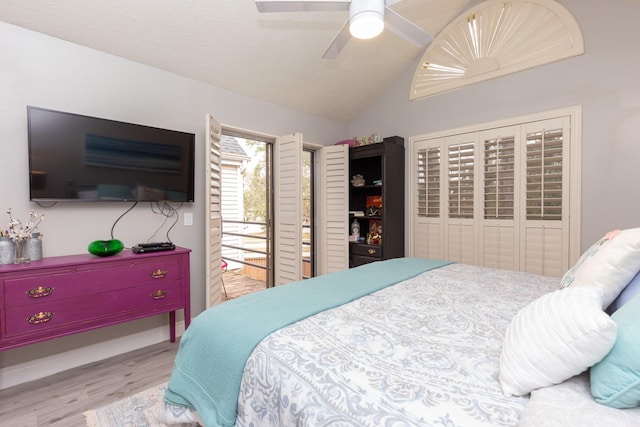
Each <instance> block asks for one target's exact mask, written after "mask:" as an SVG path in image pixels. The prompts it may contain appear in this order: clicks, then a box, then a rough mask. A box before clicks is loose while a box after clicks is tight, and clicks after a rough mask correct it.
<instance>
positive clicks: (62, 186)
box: [27, 106, 195, 202]
mask: <svg viewBox="0 0 640 427" xmlns="http://www.w3.org/2000/svg"><path fill="white" fill-rule="evenodd" d="M27 116H28V127H29V177H30V179H29V183H30V185H29V187H30V188H29V190H30V200H33V201H60V200H79V201H103V200H114V201H130V200H132V201H133V200H136V201H171V202H193V193H194V191H193V180H194V146H195V135H194V134H192V133H186V132H179V131H174V130H168V129H160V128H154V127H149V126H142V125H137V124H132V123H124V122H118V121H114V120H107V119H100V118H97V117H87V116H82V115H79V114H72V113H65V112H61V111H54V110H47V109H44V108H37V107H31V106H29V107H27Z"/></svg>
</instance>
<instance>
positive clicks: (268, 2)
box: [255, 0, 351, 13]
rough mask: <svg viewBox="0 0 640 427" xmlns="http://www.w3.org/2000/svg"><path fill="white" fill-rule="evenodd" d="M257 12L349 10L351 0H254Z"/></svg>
mask: <svg viewBox="0 0 640 427" xmlns="http://www.w3.org/2000/svg"><path fill="white" fill-rule="evenodd" d="M255 1H256V7H257V8H258V12H261V13H268V12H322V11H330V10H349V3H350V1H351V0H309V1H304V0H255Z"/></svg>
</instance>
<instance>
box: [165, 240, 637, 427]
mask: <svg viewBox="0 0 640 427" xmlns="http://www.w3.org/2000/svg"><path fill="white" fill-rule="evenodd" d="M638 237H640V234H639V235H638ZM638 241H639V242H640V238H639V239H638ZM639 246H640V244H639ZM638 253H639V255H638V261H637V262H638V270H640V247H639V248H638ZM584 262H585V261H584V260H582V263H584ZM634 268H635V267H634ZM636 272H637V271H636ZM589 273H592V272H589ZM572 274H573V275H576V271H575V270H574V271H573V272H572ZM608 274H609V273H608ZM629 274H631V273H629ZM629 274H626V275H624V277H623V278H621V279H620V280H621V281H622V280H626V281H627V282H629V281H630V278H629V277H627V276H628V275H629ZM634 274H635V273H634ZM609 275H610V274H609ZM578 276H579V275H578ZM572 278H573V279H572V280H576V278H575V277H573V276H572ZM565 279H566V278H563V281H565ZM577 279H579V277H578V278H577ZM563 281H561V279H559V278H550V277H543V276H538V275H534V274H529V273H523V272H513V271H506V270H499V269H491V268H485V267H478V266H471V265H464V264H459V263H446V262H438V261H433V260H420V259H411V258H402V259H397V260H389V261H383V262H378V263H374V264H368V265H365V266H361V267H358V268H355V269H350V270H347V271H344V272H338V273H332V274H329V275H325V276H321V277H319V278H314V279H310V280H307V281H302V282H296V283H294V284H289V285H284V286H280V287H277V288H274V289H273V290H271V289H270V290H267V291H262V292H259V293H257V294H252V295H249V296H247V297H243V298H240V299H238V300H232V301H229V302H226V303H224V304H221V305H220V306H218V307H215V308H212V309H210V310H207V311H205V312H204V313H202V314H201V315H200V316H198V317H197V318H196V319H194V321H193V322H192V323H191V326H190V327H189V329H188V330H187V332H186V333H185V335H184V336H183V338H182V340H181V343H180V349H179V351H178V355H177V357H176V363H175V366H174V371H173V373H172V377H171V380H170V382H169V388H168V390H167V395H166V397H165V400H166V404H165V408H164V411H163V414H161V415H160V419H162V420H164V422H165V423H167V424H171V423H184V422H197V423H200V424H202V425H206V426H233V425H235V426H239V427H241V426H325V425H326V426H329V425H330V426H482V425H486V426H516V425H571V423H570V424H567V416H568V415H570V414H571V413H570V412H568V411H567V407H566V405H565V404H564V403H562V402H563V398H564V397H566V398H567V402H570V405H571V407H572V408H576V407H580V408H581V409H580V410H579V411H574V412H575V413H574V414H573V415H574V416H575V417H578V416H581V417H584V418H585V419H586V420H587V421H590V422H592V423H593V422H597V423H596V424H592V425H605V424H603V423H606V422H608V420H609V421H610V420H615V422H616V424H615V425H629V426H631V425H640V409H638V408H634V409H624V410H621V409H615V408H611V407H608V406H604V405H601V404H599V403H596V402H595V401H594V399H593V397H592V396H591V392H590V385H589V381H590V378H589V375H588V373H587V374H585V373H584V372H585V371H586V370H587V369H588V368H589V367H590V366H591V365H593V364H594V363H596V362H598V361H600V360H601V359H603V357H604V356H605V355H607V354H608V353H609V351H610V350H611V347H612V346H613V345H614V342H615V339H616V326H615V322H613V321H612V320H611V317H609V315H607V314H606V313H604V309H603V308H602V307H601V306H602V305H603V302H602V292H601V290H597V292H593V289H591V288H590V287H580V286H573V287H570V288H571V290H570V291H569V290H559V288H560V287H562V285H563ZM578 281H579V280H578ZM639 281H640V280H639ZM365 282H366V283H365ZM352 287H355V288H356V290H355V291H353V290H352V289H351V288H352ZM618 287H619V288H620V290H621V289H624V286H618ZM345 289H347V290H346V291H345ZM614 293H615V296H617V295H618V294H619V293H620V292H613V293H611V294H614ZM557 295H560V296H561V297H563V298H565V299H564V300H561V301H560V302H559V303H558V302H554V301H552V304H551V305H549V302H548V300H550V299H551V300H554V299H557V298H556V296H557ZM610 297H611V295H609V296H608V298H610ZM301 298H302V299H301ZM305 298H306V299H305ZM567 298H570V300H571V302H570V303H568V302H567V301H568V300H567ZM327 299H328V300H329V301H328V302H327V301H325V300H327ZM636 299H638V298H636ZM309 300H311V304H309ZM639 301H640V300H639ZM553 304H560V305H556V306H554V305H553ZM607 305H608V304H607ZM573 306H575V307H577V308H576V309H575V310H574V309H573V308H572V307H573ZM584 307H587V308H586V309H583V308H584ZM638 307H640V304H638ZM531 309H535V310H538V312H537V315H540V316H542V317H543V318H544V320H542V321H541V322H542V323H545V322H546V323H547V327H548V329H547V330H544V329H540V330H537V329H536V328H529V327H528V325H529V324H530V322H531V321H532V319H533V320H534V321H537V320H536V319H535V315H534V317H532V313H531ZM281 311H283V312H285V313H286V314H285V316H284V318H283V319H279V318H278V317H279V316H278V315H277V314H278V313H280V312H281ZM573 311H575V312H576V313H577V314H576V315H577V316H578V317H581V318H582V319H585V318H586V319H587V323H594V325H595V326H593V327H594V328H595V330H596V332H597V335H598V336H597V338H596V339H595V340H596V341H598V342H597V343H596V344H593V343H591V341H593V340H594V338H593V337H590V338H589V339H590V340H591V341H589V342H588V343H587V344H588V345H585V344H584V343H580V344H579V352H580V353H581V354H580V355H579V357H578V359H579V361H578V362H573V361H572V362H571V363H572V364H573V365H572V366H571V367H570V368H569V369H565V367H564V366H563V367H562V369H560V368H556V365H558V366H560V365H562V364H563V363H566V360H567V359H570V357H567V356H566V355H564V354H562V355H559V356H558V355H557V354H555V352H556V350H555V349H553V350H552V351H551V353H552V357H556V359H553V358H549V353H544V351H547V347H549V346H547V345H546V343H544V344H543V345H537V343H538V342H539V341H535V342H536V345H533V346H532V345H531V343H530V341H528V340H532V339H536V340H540V339H541V338H540V334H541V333H542V335H543V336H547V335H549V336H551V335H556V331H555V330H556V329H565V328H558V327H557V326H559V325H561V324H562V323H563V322H565V319H562V318H559V317H558V316H560V317H562V316H566V313H567V312H573ZM291 312H293V314H291ZM238 313H244V314H243V315H242V316H240V315H238ZM540 313H542V314H540ZM534 314H535V313H534ZM603 316H604V317H603ZM274 317H275V318H276V320H273V318H274ZM227 319H230V320H227ZM592 319H596V320H595V321H592ZM580 321H582V322H584V320H580ZM256 323H258V324H260V327H259V328H257V329H258V331H257V332H254V331H253V329H254V326H255V325H256ZM523 325H524V326H525V327H524V328H523ZM589 326H590V327H591V325H589ZM530 329H533V331H531V330H530ZM567 329H571V328H567ZM562 333H564V332H559V333H558V335H559V338H560V339H561V340H563V341H564V342H566V341H569V339H567V338H566V337H564V336H562ZM569 333H572V332H569ZM246 335H249V336H250V339H248V340H246V342H244V341H245V340H244V338H245V336H246ZM542 339H543V340H546V338H544V337H543V338H542ZM572 339H573V338H571V340H572ZM522 346H524V347H522ZM527 346H528V347H527ZM530 347H535V349H533V350H532V351H529V349H530ZM538 347H540V348H538ZM522 348H525V349H526V350H525V356H523V355H522V353H518V351H522ZM551 348H553V346H551ZM508 350H511V351H512V353H514V354H516V355H517V357H515V358H513V357H511V355H510V353H509V351H508ZM573 350H575V349H573ZM540 351H542V352H543V353H542V355H541V356H539V355H538V354H536V353H537V352H540ZM529 353H532V355H529ZM582 353H587V355H586V356H585V354H582ZM536 357H537V358H538V359H537V360H535V358H536ZM571 357H573V356H572V355H571ZM585 357H586V359H585ZM607 357H608V356H607ZM523 359H524V361H523ZM530 359H534V360H530ZM596 359H597V360H596ZM593 360H596V362H593ZM552 362H553V363H552ZM528 363H530V365H528ZM536 363H538V365H536ZM550 363H552V364H553V365H554V368H553V369H551V371H554V372H551V373H550V376H551V378H550V379H549V378H546V374H547V372H546V371H545V369H544V366H545V364H550ZM571 363H570V364H571ZM540 364H541V366H542V368H540ZM585 365H586V366H585ZM536 369H542V370H543V371H545V372H544V374H545V375H542V377H544V378H542V379H540V378H535V375H533V374H532V372H536ZM510 370H511V372H510ZM555 371H563V372H562V374H561V375H563V376H564V378H563V379H562V380H558V378H556V377H553V375H555V374H557V372H555ZM510 373H511V374H513V376H514V377H515V379H514V378H510V377H509V374H510ZM532 377H534V378H532ZM549 381H550V382H549ZM523 387H524V388H523ZM523 390H524V392H523ZM531 391H533V393H530V392H531ZM559 402H560V403H559ZM576 402H582V404H583V405H582V406H579V405H578V404H577V403H576ZM576 405H578V406H576ZM575 419H576V418H574V421H575ZM573 425H575V424H573ZM580 425H589V424H580Z"/></svg>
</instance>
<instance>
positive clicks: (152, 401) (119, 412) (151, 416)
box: [83, 383, 200, 427]
mask: <svg viewBox="0 0 640 427" xmlns="http://www.w3.org/2000/svg"><path fill="white" fill-rule="evenodd" d="M166 389H167V384H166V383H164V384H160V385H157V386H155V387H152V388H150V389H148V390H144V391H141V392H140V393H137V394H134V395H133V396H129V397H125V398H124V399H122V400H118V401H117V402H114V403H110V404H109V405H106V406H103V407H101V408H98V409H92V410H90V411H86V412H84V413H83V415H84V417H85V420H86V422H87V426H88V427H163V426H166V425H167V424H165V423H166V422H168V419H171V421H172V423H171V425H172V426H176V424H174V423H179V422H182V424H179V425H180V426H183V427H197V426H199V425H200V424H198V423H194V422H187V421H188V420H189V421H190V420H194V419H197V416H196V415H195V414H194V413H193V412H191V411H189V410H188V409H186V408H180V407H172V408H174V409H175V410H174V411H172V412H171V413H170V414H167V412H166V411H164V410H163V408H164V406H165V404H164V392H165V390H166Z"/></svg>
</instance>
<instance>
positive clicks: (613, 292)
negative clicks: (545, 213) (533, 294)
mask: <svg viewBox="0 0 640 427" xmlns="http://www.w3.org/2000/svg"><path fill="white" fill-rule="evenodd" d="M639 271H640V228H632V229H627V230H614V231H611V232H609V233H607V234H606V235H605V236H604V237H603V238H602V239H600V240H598V241H597V242H596V243H595V244H593V245H592V246H591V247H590V248H589V249H588V250H587V251H586V252H585V253H584V254H583V255H582V256H581V257H580V259H579V260H578V262H577V263H576V264H575V265H574V266H573V267H572V268H571V269H570V270H569V271H567V273H566V274H565V275H564V276H563V277H562V280H561V281H560V288H561V289H563V288H566V287H569V286H571V287H573V286H590V287H595V288H597V289H599V290H600V291H601V292H602V304H603V309H604V308H606V307H608V306H609V305H610V304H611V303H612V302H613V301H614V300H615V299H616V297H617V296H618V295H619V294H620V292H621V291H622V290H623V289H624V288H625V287H626V286H627V284H628V283H629V282H631V279H633V277H634V276H635V275H636V274H637V273H638V272H639Z"/></svg>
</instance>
